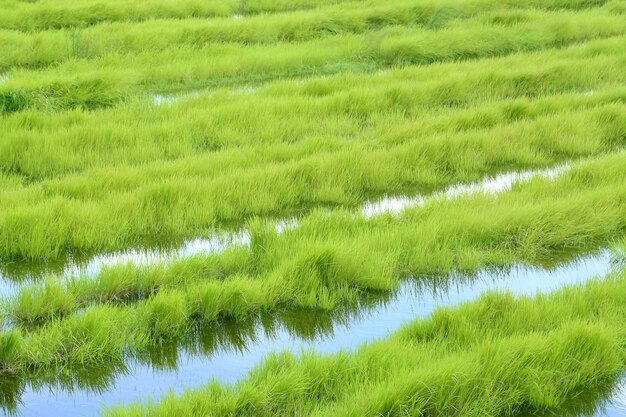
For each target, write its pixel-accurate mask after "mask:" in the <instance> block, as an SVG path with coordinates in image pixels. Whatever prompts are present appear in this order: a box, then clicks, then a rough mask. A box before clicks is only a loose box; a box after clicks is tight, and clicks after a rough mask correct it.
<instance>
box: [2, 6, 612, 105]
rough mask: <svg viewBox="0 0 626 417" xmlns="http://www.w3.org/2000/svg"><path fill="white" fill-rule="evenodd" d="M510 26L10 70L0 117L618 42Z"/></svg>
mask: <svg viewBox="0 0 626 417" xmlns="http://www.w3.org/2000/svg"><path fill="white" fill-rule="evenodd" d="M534 14H535V16H534V17H533V18H530V17H529V19H528V21H522V22H520V23H515V24H513V25H500V24H493V23H488V22H480V21H476V22H474V23H468V24H464V25H458V26H451V27H450V28H446V29H444V30H440V31H436V32H433V31H430V30H427V29H423V30H416V29H412V28H402V27H390V28H384V29H381V30H379V31H370V32H368V33H366V34H355V35H340V36H333V37H329V38H326V39H319V40H312V41H308V42H295V43H275V44H271V45H239V44H218V45H208V46H206V47H204V48H201V49H200V50H199V49H198V48H195V47H176V46H174V47H172V48H170V49H165V50H163V51H159V52H158V53H155V52H150V51H148V52H146V53H143V54H135V53H129V54H111V55H107V56H104V57H102V58H99V59H94V60H89V59H86V60H81V59H79V60H71V61H68V62H67V63H64V64H60V65H58V66H56V67H53V68H51V69H48V70H39V71H35V70H31V71H29V70H17V71H13V72H12V73H11V74H10V77H9V78H8V80H7V81H5V82H4V83H3V84H2V85H1V86H0V110H1V111H2V112H3V113H11V112H15V111H22V110H25V109H28V108H37V109H42V110H48V111H49V110H63V109H71V108H85V109H96V108H101V107H109V106H112V105H114V104H116V103H117V102H119V101H123V100H125V99H127V98H128V97H129V96H133V95H134V94H137V93H141V92H142V91H146V89H147V90H153V91H154V90H167V89H191V88H200V87H216V86H220V85H232V84H238V83H239V84H242V83H257V82H259V81H267V80H272V79H278V78H281V77H302V76H311V75H315V74H335V73H340V72H345V71H350V72H351V71H357V72H362V71H372V70H375V69H379V68H387V67H392V66H397V65H410V64H430V63H433V62H440V61H454V60H464V59H475V58H481V57H490V56H500V55H506V54H510V53H514V52H519V51H529V50H530V51H532V50H537V49H544V48H548V47H562V46H564V45H567V44H572V43H576V42H583V41H589V40H592V39H596V38H606V37H610V36H617V35H622V34H623V33H624V28H625V24H624V19H623V18H622V17H621V16H615V15H612V14H610V13H607V12H604V11H589V12H586V13H552V14H549V15H545V16H544V15H543V14H542V13H539V12H534Z"/></svg>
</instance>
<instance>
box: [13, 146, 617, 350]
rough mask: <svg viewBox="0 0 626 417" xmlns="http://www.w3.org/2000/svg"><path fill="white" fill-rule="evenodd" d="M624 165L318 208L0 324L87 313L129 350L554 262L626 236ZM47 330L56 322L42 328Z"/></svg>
mask: <svg viewBox="0 0 626 417" xmlns="http://www.w3.org/2000/svg"><path fill="white" fill-rule="evenodd" d="M625 158H626V156H625V155H624V154H623V153H621V154H618V155H614V156H607V157H603V158H600V159H598V160H594V161H589V162H586V163H583V164H580V166H577V167H575V168H573V169H572V170H571V171H570V172H568V173H565V174H563V175H562V177H561V178H558V179H556V180H535V181H532V182H531V183H529V184H526V185H520V186H518V187H516V188H515V190H514V191H512V192H510V193H507V194H504V195H501V196H498V197H493V196H482V195H476V196H473V197H467V198H462V199H452V200H444V201H438V200H435V201H433V202H431V203H429V204H427V205H426V206H424V207H420V208H414V209H408V210H407V211H406V212H405V213H403V214H402V215H400V216H381V217H377V218H374V219H370V220H365V219H363V218H362V217H361V216H358V215H356V216H355V215H354V214H353V213H350V212H345V211H341V210H338V211H331V212H327V211H316V212H314V213H312V214H311V215H310V216H308V217H305V218H302V219H301V220H300V223H299V226H298V227H297V228H296V229H293V230H290V231H286V232H284V233H283V234H280V235H278V234H276V232H275V229H274V224H272V223H271V222H270V223H267V222H264V221H258V220H257V221H253V222H251V223H250V224H249V226H250V232H251V234H252V243H251V248H250V249H247V248H245V247H234V248H232V249H230V250H227V251H226V252H224V253H222V254H214V255H198V256H196V257H193V258H191V259H181V260H178V261H174V262H173V263H168V264H164V263H155V264H150V265H147V266H133V265H132V264H125V265H120V266H114V267H108V268H105V269H104V270H103V271H102V272H101V273H100V274H98V275H97V276H95V277H90V276H77V277H74V278H72V279H71V280H70V281H69V283H68V284H67V285H66V284H63V283H61V281H60V279H59V278H55V277H50V278H49V279H48V280H47V281H45V282H43V283H39V284H33V285H32V286H26V287H24V288H23V289H22V290H21V291H20V292H19V293H18V294H17V295H16V296H15V298H13V299H10V300H7V302H6V303H5V308H4V310H5V316H4V317H5V319H8V320H11V321H13V322H14V323H16V324H18V325H22V326H23V327H24V329H26V330H29V329H32V328H33V327H34V328H35V329H37V328H41V330H37V331H38V332H40V334H42V335H45V334H47V332H52V331H53V329H57V328H63V327H64V326H67V323H68V322H72V321H73V320H80V318H81V317H83V316H84V315H85V314H87V313H86V312H91V313H90V314H93V315H101V316H103V317H104V316H106V317H107V320H108V321H110V322H111V323H116V324H115V325H114V324H111V327H114V328H116V329H118V330H117V331H116V334H118V335H119V339H120V344H122V345H123V344H124V343H123V340H125V339H126V338H129V339H130V340H140V341H141V342H142V343H148V344H159V343H161V338H162V337H165V336H166V335H168V336H170V337H173V338H176V337H180V336H182V335H185V334H186V333H188V332H189V331H190V329H193V328H194V324H193V323H197V322H199V323H212V322H215V321H220V320H223V319H225V318H226V319H246V318H249V317H251V316H254V315H256V314H258V313H261V312H268V311H277V310H284V309H321V310H330V311H332V310H333V309H336V308H340V307H341V306H342V305H346V304H354V303H355V302H357V300H358V299H359V297H360V296H361V295H362V294H363V293H364V292H371V291H374V292H378V291H384V292H389V291H393V290H394V289H396V288H397V286H398V284H399V282H400V281H401V280H402V279H406V278H408V277H417V278H416V279H417V280H419V279H420V277H425V276H432V275H442V274H443V275H445V274H450V273H454V272H455V271H456V272H458V271H467V272H472V271H476V270H478V269H480V268H485V267H494V266H506V265H510V264H511V263H514V262H516V261H520V262H529V263H533V264H537V263H542V262H549V261H550V259H552V258H554V257H557V258H558V257H559V256H562V255H567V254H571V253H572V252H578V253H580V252H585V251H590V250H594V249H598V248H600V247H602V246H603V245H606V243H605V242H608V241H611V240H619V239H620V238H623V237H624V236H626V223H625V222H624V217H623V213H624V193H625V192H626V187H624V184H625V179H626V177H625V175H626V173H625V172H624V170H623V169H622V167H623V166H624V165H623V164H624V161H625V160H626V159H625ZM598 172H602V174H601V175H598V174H597V173H598ZM545 195H551V196H552V198H551V199H550V200H547V201H546V199H545V197H544V196H545ZM452 219H454V221H453V220H452ZM495 219H497V220H495ZM92 307H93V309H91V308H92ZM78 309H81V310H82V311H81V313H80V314H76V313H77V311H78ZM164 312H165V313H164ZM167 312H170V313H171V314H172V315H173V316H172V317H171V320H172V321H168V320H170V317H169V316H168V314H169V313H167ZM155 314H156V316H154V315H155ZM161 314H163V316H162V317H161V319H158V320H157V319H156V318H155V317H160V315H161ZM146 315H147V316H146ZM155 320H156V321H155ZM45 323H53V326H52V327H47V326H43V327H41V325H42V324H45ZM150 323H153V324H154V326H151V325H150ZM152 327H154V329H152ZM158 329H164V330H158ZM55 331H57V330H55ZM155 331H156V332H157V333H156V334H155V333H153V332H155ZM131 334H132V335H133V337H130V336H129V335H131ZM41 337H43V336H41ZM113 338H115V337H114V336H112V339H113ZM59 343H60V342H59ZM52 345H53V344H51V346H52ZM141 346H142V345H137V346H136V347H135V348H134V349H135V350H139V349H141ZM68 360H69V359H68Z"/></svg>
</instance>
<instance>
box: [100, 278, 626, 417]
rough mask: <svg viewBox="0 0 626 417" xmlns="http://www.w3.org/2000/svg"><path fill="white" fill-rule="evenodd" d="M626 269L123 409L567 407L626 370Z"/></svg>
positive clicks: (239, 411)
mask: <svg viewBox="0 0 626 417" xmlns="http://www.w3.org/2000/svg"><path fill="white" fill-rule="evenodd" d="M625 283H626V275H625V274H624V273H623V272H622V273H620V274H614V275H612V276H609V277H607V278H606V279H605V280H603V281H600V280H598V281H595V282H591V283H589V284H587V285H586V286H580V287H571V288H566V289H563V290H560V291H558V292H556V293H554V294H551V295H547V296H537V297H535V298H529V297H522V298H519V299H515V298H514V297H513V296H511V295H510V294H506V293H504V294H503V293H488V294H485V295H483V296H482V297H481V298H480V299H479V300H478V301H476V302H472V303H468V304H464V305H462V306H461V307H458V308H457V307H455V308H446V309H439V310H437V311H436V312H435V313H434V314H433V315H432V316H431V317H429V318H427V319H425V320H418V321H415V322H413V323H411V324H408V325H407V326H405V327H404V328H403V329H401V330H400V331H399V332H397V333H396V334H394V335H392V336H391V337H390V338H389V339H386V340H382V341H377V342H373V343H370V344H368V345H366V346H363V347H361V348H360V349H358V350H357V351H356V352H341V353H337V354H331V355H321V354H317V353H313V352H308V353H302V354H300V355H297V356H296V355H294V354H291V353H279V354H275V355H271V356H270V357H268V358H266V359H265V360H264V362H263V363H262V364H260V365H259V366H258V367H257V368H256V369H254V370H253V371H252V372H251V373H250V375H249V376H248V377H247V378H245V379H243V380H241V381H240V382H238V383H237V384H236V385H235V386H234V387H231V386H223V385H220V384H219V383H217V382H213V383H210V384H209V385H207V386H206V387H205V388H201V389H193V390H189V391H187V392H185V393H184V394H181V395H176V394H170V395H169V396H168V397H166V398H165V399H163V400H162V401H161V402H160V403H158V404H143V405H142V404H133V405H128V406H126V407H120V408H114V409H112V410H109V411H107V412H105V413H104V415H105V416H108V417H126V416H147V415H150V416H187V415H197V416H227V415H228V416H244V415H250V413H254V414H255V415H259V416H261V415H267V416H271V415H307V416H309V415H310V416H331V415H332V416H356V415H358V416H380V415H386V416H396V415H397V416H400V415H420V414H424V413H426V414H433V415H449V414H451V413H453V414H454V415H457V416H476V415H494V416H495V415H508V414H514V413H515V414H518V413H527V414H530V415H532V414H536V413H544V412H546V410H548V411H549V410H554V411H557V412H562V409H563V408H566V407H567V405H568V403H569V402H571V401H572V400H573V399H574V398H576V397H577V396H579V395H580V394H581V393H584V392H585V391H586V390H589V389H594V388H600V387H602V386H603V384H606V383H610V382H611V381H614V380H615V378H616V376H617V375H618V373H619V372H620V371H622V370H623V369H624V368H625V367H626V348H625V346H626V345H625V344H624V340H625V337H626V335H625V334H624V328H623V326H622V323H623V322H624V320H625V319H626V310H625V309H624V306H625V305H626V284H625Z"/></svg>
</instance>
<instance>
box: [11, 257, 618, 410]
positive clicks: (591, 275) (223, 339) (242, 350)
mask: <svg viewBox="0 0 626 417" xmlns="http://www.w3.org/2000/svg"><path fill="white" fill-rule="evenodd" d="M612 265H613V264H612V260H611V256H610V254H609V253H608V252H606V251H604V252H601V253H600V254H598V255H593V256H588V257H584V258H580V259H576V260H574V261H570V262H568V263H563V264H560V265H558V266H556V267H554V268H551V269H543V268H537V267H534V268H533V267H530V268H529V267H522V266H514V267H512V268H510V269H508V270H506V271H502V270H493V271H487V270H484V271H480V272H478V273H477V274H475V275H472V276H456V277H454V278H446V279H441V278H436V277H433V278H432V279H431V280H424V281H422V280H419V281H407V282H405V283H404V284H403V285H402V286H401V287H400V288H399V289H398V290H397V291H396V292H394V293H393V294H392V295H389V296H382V295H381V296H375V295H374V296H371V297H369V298H368V299H364V300H362V302H361V304H360V305H359V307H356V308H354V309H350V310H347V311H339V312H336V313H333V314H324V313H320V312H315V311H311V312H288V311H286V312H283V313H281V314H276V315H274V316H267V317H256V318H252V319H251V320H248V321H245V322H242V323H238V322H230V323H222V324H221V325H218V326H217V327H215V328H213V329H210V328H209V329H206V330H205V331H204V332H203V333H202V334H201V336H199V337H200V340H196V341H192V342H191V343H192V346H186V344H187V343H189V342H183V343H182V344H178V343H174V344H173V345H170V346H168V347H165V349H164V350H163V351H160V352H153V354H154V356H153V357H150V358H144V360H143V361H141V362H137V361H136V360H130V361H129V362H128V363H127V364H125V366H124V367H123V369H118V370H117V371H115V370H114V371H112V372H111V373H107V372H110V371H108V370H103V371H104V372H103V373H102V374H101V375H97V374H96V375H93V374H90V375H87V377H85V378H84V379H80V378H79V379H77V380H75V381H73V382H69V383H68V382H66V383H65V384H62V383H58V382H57V384H56V385H55V384H53V385H48V384H46V383H45V381H36V380H33V381H22V382H21V383H20V384H19V385H18V386H19V390H18V391H17V392H10V391H7V392H5V395H6V397H11V396H13V398H12V399H11V401H10V402H9V404H16V406H17V407H16V408H11V407H8V406H9V404H7V403H4V404H3V406H4V412H5V414H6V415H14V414H17V415H23V416H33V417H35V416H46V415H50V412H52V411H53V412H54V414H55V415H64V416H96V415H98V413H99V411H100V410H101V409H102V408H103V407H105V406H107V405H110V404H118V403H128V402H132V401H141V400H143V401H145V400H147V399H157V400H158V399H159V398H160V396H161V395H162V394H163V393H167V392H169V391H171V390H174V391H177V392H181V391H183V390H184V389H186V388H191V387H198V386H202V385H204V384H206V383H207V382H208V381H209V380H210V379H215V380H218V381H220V382H222V383H229V384H232V383H235V382H236V381H237V380H238V379H241V378H243V377H245V376H246V374H247V373H248V372H249V371H250V370H251V369H252V368H253V367H254V366H256V365H258V364H259V363H260V362H261V360H262V359H263V357H264V356H266V355H268V354H270V353H272V352H276V351H282V350H289V351H292V352H294V353H298V352H300V351H302V350H303V349H304V350H311V349H313V350H316V351H318V352H323V353H332V352H337V351H339V350H346V349H348V350H349V349H355V348H357V347H358V346H359V345H362V344H363V343H366V342H371V341H373V340H377V339H383V338H385V337H388V336H389V335H390V334H391V333H393V332H394V331H396V330H397V329H398V328H400V327H401V325H403V324H406V323H408V322H410V321H412V320H414V319H415V318H416V317H427V316H428V315H430V314H431V313H432V312H433V310H434V309H435V308H437V307H440V306H455V305H458V304H460V303H463V302H466V301H471V300H474V299H476V298H477V297H478V296H479V295H480V294H481V293H482V292H484V291H488V290H505V291H510V292H512V293H513V294H516V295H524V294H527V295H533V294H535V293H538V292H543V293H546V292H549V291H551V290H555V289H558V288H560V287H562V286H565V285H574V284H581V283H584V282H586V281H587V280H589V279H599V278H600V277H602V276H604V275H605V274H607V273H608V272H610V270H611V268H612ZM198 343H199V344H200V346H202V347H200V348H198V345H197V344H198ZM94 372H96V373H97V370H96V371H94ZM63 385H65V386H63ZM624 395H625V392H624V387H623V385H618V386H617V388H615V392H614V393H613V394H612V395H611V396H610V399H608V400H607V399H599V400H598V404H597V408H598V411H597V415H598V416H602V415H608V416H618V415H622V414H620V413H623V410H624V407H626V401H625V398H624ZM6 397H5V398H6Z"/></svg>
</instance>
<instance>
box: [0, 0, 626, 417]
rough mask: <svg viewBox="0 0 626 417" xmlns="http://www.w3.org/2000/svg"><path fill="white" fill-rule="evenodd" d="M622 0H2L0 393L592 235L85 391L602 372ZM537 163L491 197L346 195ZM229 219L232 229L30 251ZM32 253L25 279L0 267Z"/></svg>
mask: <svg viewBox="0 0 626 417" xmlns="http://www.w3.org/2000/svg"><path fill="white" fill-rule="evenodd" d="M624 16H626V1H624V0H531V1H521V0H504V1H496V0H444V1H435V0H424V1H420V2H417V3H415V2H409V1H407V0H387V1H383V0H366V1H359V2H357V1H350V0H322V1H311V0H295V1H289V2H287V1H284V0H263V1H259V0H246V1H239V0H237V1H235V0H228V1H215V0H209V1H195V0H193V1H192V0H178V1H176V2H170V1H164V0H148V1H144V2H123V1H121V0H109V1H103V0H76V1H73V2H71V3H70V2H66V1H60V0H38V1H36V2H31V1H17V0H0V51H2V52H1V53H0V125H1V126H2V140H0V271H2V273H3V274H6V275H8V276H7V277H6V279H7V280H13V281H15V282H17V281H20V280H21V281H24V282H23V284H22V286H21V287H20V288H19V289H18V291H17V294H16V295H15V296H12V297H10V298H6V299H4V300H3V301H2V303H1V304H2V305H1V310H0V315H1V321H2V324H3V325H4V326H5V327H3V331H2V332H0V405H3V406H4V407H6V408H7V409H8V408H12V409H15V408H16V407H17V408H19V407H18V404H19V402H20V396H21V393H22V392H23V391H24V389H25V387H26V386H27V385H30V386H32V387H33V388H35V389H36V388H41V389H44V388H46V387H49V386H54V387H65V388H68V389H73V388H75V387H86V388H89V389H94V387H96V388H95V389H109V388H110V387H111V386H112V384H114V380H115V378H116V377H117V375H119V374H120V373H124V372H128V371H129V369H128V368H127V365H128V364H129V363H131V362H132V361H139V362H140V363H148V364H151V365H152V366H155V367H157V368H168V367H173V366H175V365H176V360H175V358H176V352H177V351H178V350H179V349H185V350H187V351H192V352H193V353H197V354H201V355H210V354H212V353H214V352H215V351H217V350H219V349H221V348H224V347H231V348H233V349H243V348H244V347H245V346H244V345H245V341H246V340H248V339H251V338H253V337H254V329H257V328H259V326H261V327H263V328H266V330H267V328H271V327H272V323H281V324H282V325H284V326H286V327H288V328H290V329H292V330H293V331H295V333H296V334H297V335H298V336H300V337H305V338H311V337H313V336H314V335H315V334H316V332H318V331H322V332H323V331H325V330H324V329H325V328H328V327H330V328H332V323H333V322H334V321H335V320H339V321H341V320H349V318H350V317H351V315H358V314H359V312H360V311H361V309H366V308H367V306H369V305H376V303H379V302H383V301H384V300H386V299H388V298H389V297H392V296H393V294H394V292H395V291H396V290H397V289H398V287H399V285H400V283H402V282H403V281H404V280H409V279H412V280H414V282H416V283H417V284H424V285H426V283H428V282H430V281H429V280H430V279H431V278H433V277H436V279H437V280H439V281H440V282H442V283H446V282H448V280H449V279H451V277H453V276H458V275H462V274H466V273H467V274H472V273H474V272H476V271H479V270H481V269H483V268H500V267H508V266H511V265H514V264H524V265H527V264H530V265H538V264H542V265H543V264H546V265H551V264H554V263H555V262H556V261H557V260H559V259H562V258H563V257H572V256H578V255H581V254H584V253H588V252H590V251H594V250H598V249H600V248H612V251H613V258H614V264H615V272H614V273H612V274H610V275H609V276H608V277H607V278H605V279H604V280H601V279H598V280H596V281H594V282H592V283H590V284H588V285H587V286H584V287H572V288H567V289H563V290H561V291H558V292H557V293H555V294H552V295H549V296H537V297H534V298H533V297H530V298H521V299H515V298H513V297H512V296H510V295H508V294H499V293H489V294H486V295H484V296H482V297H481V299H480V300H478V301H475V302H472V303H469V304H466V305H463V306H459V307H453V308H449V309H440V310H438V311H436V312H435V313H434V314H433V315H432V316H431V317H429V318H427V319H424V320H417V321H415V322H413V323H410V324H408V325H407V326H405V327H404V328H403V329H402V330H400V331H399V332H397V333H396V334H394V335H392V336H390V337H389V338H387V339H384V340H380V341H375V342H371V343H369V344H367V345H365V346H362V347H360V348H359V349H358V350H356V351H353V352H339V353H336V354H332V355H320V354H317V353H314V352H304V353H302V354H300V355H298V354H291V353H276V354H273V355H270V356H269V357H268V358H266V359H265V360H264V362H263V363H262V364H260V365H259V366H258V367H257V368H256V369H255V370H254V371H253V372H252V373H250V374H249V375H248V376H247V377H246V378H244V379H243V380H241V381H239V382H238V383H237V384H235V386H226V385H220V384H218V383H217V382H210V383H209V385H207V386H206V387H204V388H198V389H194V390H189V391H187V392H185V393H179V394H170V395H169V396H167V397H166V398H165V399H164V400H163V401H162V402H160V403H158V404H157V403H144V404H132V405H128V406H127V407H126V408H124V407H121V408H115V409H113V410H109V411H105V412H104V415H108V416H119V417H121V416H139V415H155V416H159V415H163V416H165V415H168V416H173V417H176V416H183V415H184V416H187V415H194V416H195V415H200V416H210V415H231V416H234V415H294V416H295V415H310V416H316V415H318V416H321V415H329V416H330V415H332V416H335V415H346V416H348V415H350V416H367V415H372V416H379V415H386V416H391V415H397V416H400V415H421V416H435V415H456V416H483V415H493V416H496V415H498V416H502V415H508V416H522V415H540V414H550V413H553V414H559V415H562V414H566V410H565V408H567V405H568V404H571V403H573V402H574V401H575V400H576V399H577V398H582V397H584V396H585V395H587V394H586V393H592V394H591V397H593V396H594V395H595V394H593V393H598V392H604V393H605V394H606V392H605V391H603V390H604V389H605V388H607V387H610V386H611V384H612V383H613V382H615V378H616V375H617V374H618V373H619V372H623V370H624V368H625V366H624V365H625V364H626V342H625V341H626V334H624V326H623V323H624V319H625V318H626V317H625V310H624V305H626V303H624V301H626V300H625V299H624V297H625V296H626V287H625V282H626V281H624V279H625V275H624V268H623V267H624V265H625V263H626V262H625V261H624V257H625V256H624V242H625V241H626V217H625V216H624V213H626V170H625V169H624V167H625V166H626V154H625V153H624V148H625V147H626V105H625V104H626V103H625V98H626V72H624V68H625V67H626V33H625V29H626V20H624ZM562 163H568V164H569V165H570V166H571V169H569V170H568V171H567V172H564V173H563V174H562V175H560V176H559V177H557V178H555V179H551V180H548V179H541V178H537V179H534V180H532V181H530V182H528V183H524V184H518V185H515V186H514V187H513V189H512V190H511V191H508V192H505V193H502V194H499V195H497V196H494V195H482V194H478V195H470V196H463V197H459V198H454V199H437V198H435V199H432V200H429V201H427V202H426V204H424V205H423V206H420V207H414V208H410V209H408V210H406V211H404V212H402V213H400V214H398V215H381V216H377V217H375V218H371V219H366V218H364V217H363V216H362V215H360V214H358V213H359V207H360V206H361V205H362V204H363V203H365V202H367V201H369V200H372V199H376V198H379V197H381V196H403V195H407V196H413V195H416V194H422V195H429V194H431V193H437V192H438V191H440V190H442V189H445V188H446V187H449V186H452V185H455V184H460V183H468V182H472V181H477V180H480V179H482V178H483V177H484V176H488V175H495V174H498V173H501V172H504V171H511V170H527V169H541V168H546V167H550V166H554V165H558V164H562ZM292 216H295V217H297V219H298V227H296V228H294V229H290V230H286V231H284V232H283V233H277V232H276V231H275V228H276V219H277V218H281V217H288V218H289V217H292ZM232 228H235V229H236V228H246V229H247V230H249V232H250V234H251V244H250V247H245V246H238V247H231V248H229V249H227V250H225V251H224V252H221V253H215V254H204V255H196V256H193V257H190V258H181V259H175V260H173V261H171V262H165V261H156V262H153V263H150V264H147V265H137V264H133V263H128V264H121V265H113V266H109V267H106V268H104V269H102V270H101V271H99V272H98V273H97V274H96V275H95V276H91V275H88V274H86V273H77V274H76V276H72V277H69V279H67V280H66V279H65V278H67V277H62V276H61V275H60V273H58V272H54V268H50V269H49V268H48V267H49V266H51V265H57V266H58V268H60V269H62V268H63V266H64V265H65V264H66V263H68V262H69V261H70V260H72V259H74V260H81V259H85V258H87V257H89V256H91V255H93V254H101V253H106V252H111V251H118V250H125V249H128V248H137V247H139V248H141V247H142V246H150V245H153V244H156V245H157V246H158V245H164V246H169V247H171V246H174V245H176V243H178V242H181V241H184V240H185V239H192V238H197V237H203V236H206V235H212V234H214V233H215V232H216V231H221V230H222V231H227V230H230V229H232ZM30 266H32V267H33V270H43V271H45V272H44V274H43V275H44V276H43V277H42V279H35V278H33V279H31V278H29V277H24V276H22V275H19V274H17V273H15V271H30V269H29V268H30ZM58 268H57V269H58ZM18 275H19V276H18ZM298 315H310V316H312V317H313V316H314V317H315V320H316V322H320V323H322V324H323V323H326V325H327V326H326V327H325V326H321V327H320V328H321V330H320V328H318V326H315V325H312V326H308V327H307V326H306V325H304V324H303V323H310V320H308V319H306V320H304V319H302V320H301V319H299V318H297V317H299V316H298ZM315 320H314V321H315ZM196 351H197V352H196ZM207 379H208V378H207ZM598 395H600V394H598ZM602 395H604V394H602ZM602 395H600V396H602ZM587 405H589V404H587ZM587 411H589V409H588V410H587Z"/></svg>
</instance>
